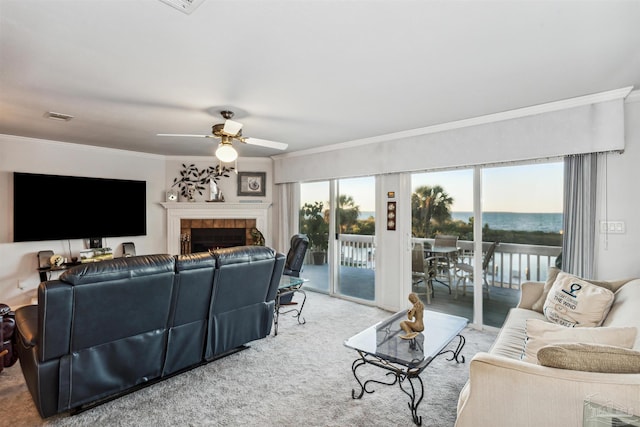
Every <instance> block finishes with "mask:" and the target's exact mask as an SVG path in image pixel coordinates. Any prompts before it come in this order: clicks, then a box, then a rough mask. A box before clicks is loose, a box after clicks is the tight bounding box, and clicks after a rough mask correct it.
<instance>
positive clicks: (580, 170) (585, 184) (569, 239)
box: [562, 153, 603, 278]
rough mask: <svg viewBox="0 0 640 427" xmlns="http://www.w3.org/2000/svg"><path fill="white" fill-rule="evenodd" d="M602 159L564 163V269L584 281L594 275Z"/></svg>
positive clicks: (577, 157)
mask: <svg viewBox="0 0 640 427" xmlns="http://www.w3.org/2000/svg"><path fill="white" fill-rule="evenodd" d="M602 156H603V154H598V153H589V154H579V155H574V156H567V157H565V160H564V192H565V194H564V220H563V230H564V234H563V237H562V270H564V271H566V272H568V273H571V274H575V275H576V276H579V277H584V278H593V274H594V254H595V245H596V206H597V205H596V194H597V187H598V159H599V158H600V157H602Z"/></svg>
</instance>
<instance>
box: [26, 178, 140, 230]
mask: <svg viewBox="0 0 640 427" xmlns="http://www.w3.org/2000/svg"><path fill="white" fill-rule="evenodd" d="M146 234H147V183H146V181H133V180H125V179H107V178H89V177H79V176H62V175H44V174H33V173H24V172H14V173H13V241H14V242H29V241H42V240H67V239H89V238H98V237H100V238H102V237H121V236H143V235H146Z"/></svg>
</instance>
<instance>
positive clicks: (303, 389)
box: [0, 292, 495, 427]
mask: <svg viewBox="0 0 640 427" xmlns="http://www.w3.org/2000/svg"><path fill="white" fill-rule="evenodd" d="M307 295H308V298H307V303H306V305H305V308H304V312H303V314H304V317H305V318H306V319H307V323H306V324H305V325H299V324H298V323H297V321H296V320H295V319H294V318H292V317H291V314H288V315H284V316H281V317H280V326H279V331H278V336H277V337H274V336H273V332H272V335H271V336H269V337H267V338H265V339H263V340H259V341H254V342H252V343H251V344H250V348H249V349H247V350H244V351H241V352H239V353H236V354H233V355H231V356H228V357H226V358H223V359H219V360H216V361H214V362H212V363H209V364H207V365H205V366H201V367H198V368H196V369H193V370H191V371H189V372H186V373H183V374H180V375H178V376H175V377H173V378H169V379H167V380H165V381H162V382H160V383H158V384H154V385H152V386H150V387H146V388H144V389H142V390H139V391H137V392H135V393H132V394H129V395H126V396H124V397H121V398H119V399H116V400H113V401H111V402H108V403H105V404H103V405H100V406H98V407H96V408H94V409H91V410H88V411H86V412H83V413H80V414H78V415H75V416H69V415H67V414H63V415H58V416H55V417H51V418H48V419H46V420H42V419H41V418H40V417H39V415H38V413H37V411H36V409H35V406H34V405H33V402H32V400H31V396H30V395H29V392H28V391H27V388H26V385H25V383H24V379H23V377H22V373H21V371H20V366H19V364H16V365H14V366H12V367H10V368H6V369H5V370H4V371H3V372H2V373H0V402H2V405H1V407H2V416H1V417H0V424H1V425H11V426H39V425H51V426H87V425H98V426H106V425H108V426H154V427H158V426H176V425H188V426H202V425H211V426H213V425H215V426H254V425H260V426H322V427H328V426H410V425H413V423H412V420H411V414H410V412H409V409H408V407H407V402H408V398H407V396H406V395H405V394H404V393H403V392H402V391H401V390H400V388H399V387H398V386H397V385H395V386H382V385H379V386H378V385H376V386H374V390H375V392H374V393H373V394H366V393H365V395H364V396H363V397H362V399H360V400H354V399H352V398H351V390H352V389H354V388H356V389H357V388H358V384H357V382H356V381H355V379H354V377H353V374H352V372H351V364H352V362H353V361H354V360H355V358H356V356H357V353H356V352H355V351H353V350H350V349H348V348H346V347H344V345H343V342H344V340H345V339H347V338H349V337H350V336H352V335H354V334H356V333H358V332H360V331H361V330H362V329H365V328H367V327H368V326H371V325H372V324H374V323H375V322H377V321H379V320H382V319H384V318H386V317H388V316H389V315H390V313H389V312H386V311H384V310H380V309H377V308H373V307H367V306H362V305H359V304H355V303H352V302H349V301H344V300H340V299H337V298H330V297H328V296H326V295H323V294H319V293H316V292H307ZM295 300H297V301H299V300H300V296H296V298H295ZM407 308H408V307H407ZM463 334H464V336H465V337H466V345H465V347H464V349H463V351H462V354H463V355H464V356H465V358H466V363H461V364H457V363H455V361H452V362H450V361H447V360H446V358H445V357H439V358H437V359H436V360H435V361H434V362H432V364H431V365H430V366H429V367H427V368H426V370H425V371H424V372H423V373H422V375H421V376H422V379H423V381H424V384H425V398H424V400H423V401H422V403H421V404H420V406H419V408H418V414H419V415H422V417H423V425H427V426H452V425H453V424H454V422H455V412H456V404H457V399H458V393H459V392H460V389H461V388H462V386H463V385H464V383H465V382H466V380H467V378H468V369H469V361H470V360H471V358H472V357H473V355H474V354H475V353H476V352H478V351H485V350H487V349H488V348H489V347H490V345H491V343H492V342H493V340H494V338H495V333H493V332H487V331H482V332H481V331H477V330H474V329H471V328H467V329H465V331H464V332H463ZM454 344H457V340H454V342H453V343H452V344H451V348H453V347H454ZM122 363H126V360H123V361H122ZM366 369H368V370H366ZM384 373H385V371H383V370H381V369H379V368H375V367H370V366H367V367H362V368H360V369H359V370H358V374H359V376H361V378H362V377H363V376H364V378H365V379H368V378H371V377H372V376H375V377H377V378H379V379H381V380H384ZM3 423H6V424H3Z"/></svg>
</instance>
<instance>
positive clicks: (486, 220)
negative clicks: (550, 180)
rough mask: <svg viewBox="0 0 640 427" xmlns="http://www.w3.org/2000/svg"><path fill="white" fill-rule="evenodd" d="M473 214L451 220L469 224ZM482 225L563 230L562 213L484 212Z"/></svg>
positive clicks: (364, 216)
mask: <svg viewBox="0 0 640 427" xmlns="http://www.w3.org/2000/svg"><path fill="white" fill-rule="evenodd" d="M374 214H375V212H370V211H366V212H360V219H367V218H369V217H370V216H374ZM471 216H473V212H451V219H453V220H460V221H464V222H469V218H470V217H471ZM482 223H483V225H484V224H489V228H491V229H492V230H515V231H545V232H547V233H558V232H560V230H562V214H561V213H520V212H483V213H482Z"/></svg>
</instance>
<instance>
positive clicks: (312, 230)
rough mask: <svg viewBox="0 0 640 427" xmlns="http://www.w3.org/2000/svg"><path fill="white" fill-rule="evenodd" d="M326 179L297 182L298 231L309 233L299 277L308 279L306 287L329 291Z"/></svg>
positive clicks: (327, 194)
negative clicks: (298, 198) (299, 183)
mask: <svg viewBox="0 0 640 427" xmlns="http://www.w3.org/2000/svg"><path fill="white" fill-rule="evenodd" d="M329 184H330V183H329V181H321V182H312V183H303V184H301V185H300V202H301V206H300V212H299V214H300V233H304V234H306V235H307V236H308V237H309V250H308V251H307V257H306V260H305V264H304V268H303V272H302V277H304V278H305V279H308V282H307V283H306V284H305V287H306V288H311V289H314V290H316V291H319V292H323V293H329V292H330V291H331V288H330V280H329V277H330V273H329V263H328V261H329V259H330V255H329V240H330V239H329V237H330V233H329V215H330V212H331V210H330V205H329V201H330V199H331V197H330V191H329V189H330V185H329Z"/></svg>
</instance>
